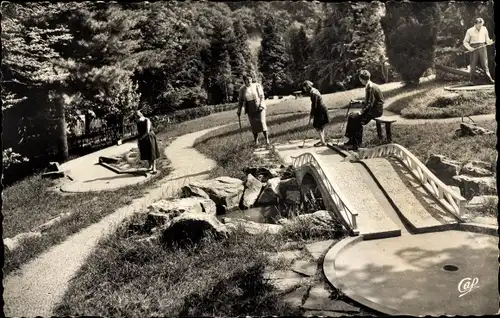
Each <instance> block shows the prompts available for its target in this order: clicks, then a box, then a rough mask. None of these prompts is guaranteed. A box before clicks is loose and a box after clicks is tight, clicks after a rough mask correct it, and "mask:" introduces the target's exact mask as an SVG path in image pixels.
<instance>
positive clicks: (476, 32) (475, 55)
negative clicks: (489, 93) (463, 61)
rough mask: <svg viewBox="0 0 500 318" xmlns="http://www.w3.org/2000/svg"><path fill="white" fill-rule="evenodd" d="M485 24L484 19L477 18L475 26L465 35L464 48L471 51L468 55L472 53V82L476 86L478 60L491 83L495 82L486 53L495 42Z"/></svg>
mask: <svg viewBox="0 0 500 318" xmlns="http://www.w3.org/2000/svg"><path fill="white" fill-rule="evenodd" d="M483 24H484V20H483V19H482V18H477V19H476V20H475V21H474V26H473V27H472V28H469V29H468V30H467V32H466V33H465V38H464V41H463V44H464V46H465V47H466V48H467V49H468V50H469V52H468V53H470V82H471V83H472V84H473V85H474V84H475V82H474V76H475V72H476V64H477V61H478V60H479V63H480V64H481V67H482V68H483V69H484V72H485V73H486V76H487V77H488V79H489V81H490V83H494V82H495V81H493V78H491V74H490V70H489V68H488V52H487V51H486V47H487V46H488V45H491V44H493V41H492V40H491V39H490V36H489V34H488V29H487V28H486V27H485V26H484V25H483Z"/></svg>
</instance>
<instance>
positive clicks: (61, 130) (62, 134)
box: [55, 92, 69, 162]
mask: <svg viewBox="0 0 500 318" xmlns="http://www.w3.org/2000/svg"><path fill="white" fill-rule="evenodd" d="M57 94H58V96H57V98H56V99H55V115H56V119H57V139H58V140H57V143H58V150H59V158H60V160H61V162H65V161H67V160H68V157H69V151H68V136H67V133H66V115H65V114H64V99H63V97H62V94H60V93H59V92H57Z"/></svg>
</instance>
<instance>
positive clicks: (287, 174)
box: [279, 166, 295, 179]
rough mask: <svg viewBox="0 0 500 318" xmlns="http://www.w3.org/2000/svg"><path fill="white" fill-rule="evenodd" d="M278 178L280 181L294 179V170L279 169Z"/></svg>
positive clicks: (290, 167) (287, 168) (288, 168)
mask: <svg viewBox="0 0 500 318" xmlns="http://www.w3.org/2000/svg"><path fill="white" fill-rule="evenodd" d="M279 176H280V178H281V179H291V178H295V170H294V169H293V167H292V166H288V167H284V166H283V167H281V168H280V171H279Z"/></svg>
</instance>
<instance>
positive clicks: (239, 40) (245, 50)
mask: <svg viewBox="0 0 500 318" xmlns="http://www.w3.org/2000/svg"><path fill="white" fill-rule="evenodd" d="M233 29H234V46H233V48H232V50H231V52H230V56H231V70H232V77H233V84H234V89H233V92H232V95H233V100H234V99H235V98H237V96H238V95H237V94H238V92H239V88H240V86H241V85H243V75H245V74H252V73H254V72H255V69H254V66H253V64H252V53H251V51H250V47H249V45H248V35H247V33H246V31H245V27H244V25H243V22H241V21H240V20H235V21H234V22H233Z"/></svg>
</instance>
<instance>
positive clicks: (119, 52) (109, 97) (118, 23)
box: [64, 2, 144, 131]
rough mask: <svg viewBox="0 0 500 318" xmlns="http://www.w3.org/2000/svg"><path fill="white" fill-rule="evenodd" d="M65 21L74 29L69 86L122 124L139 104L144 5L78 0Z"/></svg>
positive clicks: (88, 106)
mask: <svg viewBox="0 0 500 318" xmlns="http://www.w3.org/2000/svg"><path fill="white" fill-rule="evenodd" d="M65 13H66V15H65V16H66V21H65V22H66V23H67V24H68V25H69V27H70V30H71V32H72V34H73V41H72V43H71V44H72V48H73V51H72V52H67V54H68V58H71V59H72V61H73V62H72V63H71V64H66V65H64V66H65V67H66V68H67V70H68V71H69V72H70V74H71V75H70V77H69V83H70V85H68V86H67V87H68V88H72V92H71V93H73V94H76V95H77V96H78V98H76V99H75V103H79V106H80V107H79V108H80V109H82V110H85V111H89V110H91V111H92V112H93V113H94V114H95V115H96V116H97V117H98V118H102V119H105V120H107V121H108V122H109V123H112V124H113V125H116V124H117V123H118V127H119V128H120V131H121V129H122V128H123V122H124V118H125V117H127V116H128V115H129V114H130V113H131V111H132V109H135V108H136V107H137V106H138V101H139V98H138V97H139V94H138V92H137V86H136V85H135V84H134V83H133V79H132V78H133V75H134V72H135V71H136V70H137V69H139V65H140V64H139V61H140V59H139V57H140V55H138V54H137V52H138V51H139V49H140V40H139V36H140V33H139V30H138V28H137V25H138V24H139V22H140V21H142V20H143V19H144V16H142V15H141V13H142V12H141V11H140V10H139V11H136V10H129V9H127V10H126V9H123V8H122V7H121V6H120V5H118V4H102V3H88V2H87V3H78V4H76V6H74V7H72V8H69V7H68V8H67V12H65Z"/></svg>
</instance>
